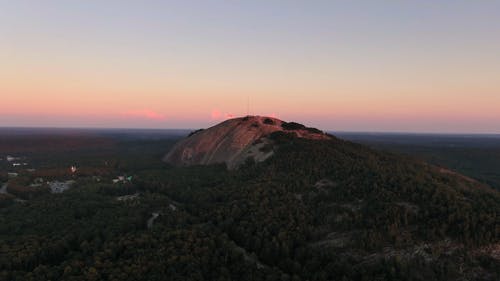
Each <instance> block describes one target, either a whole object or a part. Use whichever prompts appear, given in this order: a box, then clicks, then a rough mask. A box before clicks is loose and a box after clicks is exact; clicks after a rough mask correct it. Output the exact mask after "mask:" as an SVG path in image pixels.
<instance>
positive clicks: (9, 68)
mask: <svg viewBox="0 0 500 281" xmlns="http://www.w3.org/2000/svg"><path fill="white" fill-rule="evenodd" d="M247 100H249V104H250V108H249V113H250V114H256V115H273V116H276V117H278V118H280V119H284V120H293V121H298V122H300V123H304V124H307V125H310V126H315V127H318V128H321V129H324V130H342V131H399V132H442V133H448V132H466V133H500V1H460V0H448V1H417V0H415V1H291V0H290V1H255V0H248V1H209V0H206V1H189V0H183V1H166V0H165V1H123V0H120V1H105V0H99V1H97V0H96V1H71V0H67V1H50V0H44V1H39V0H33V1H24V0H15V1H10V0H0V126H30V127H38V126H50V127H133V128H199V127H207V126H210V125H213V124H215V123H217V122H219V121H221V120H223V119H225V118H228V117H230V116H239V115H246V113H247Z"/></svg>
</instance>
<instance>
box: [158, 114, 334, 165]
mask: <svg viewBox="0 0 500 281" xmlns="http://www.w3.org/2000/svg"><path fill="white" fill-rule="evenodd" d="M278 131H281V132H286V133H290V134H293V135H295V136H297V137H300V138H308V139H317V140H322V139H330V138H331V136H329V135H328V134H325V133H323V132H322V131H320V130H318V129H314V128H308V127H306V126H304V125H301V124H298V123H294V122H290V123H287V122H284V121H281V120H279V119H276V118H272V117H263V116H246V117H240V118H234V119H229V120H226V121H224V122H222V123H220V124H218V125H215V126H213V127H211V128H208V129H204V130H198V131H195V132H193V133H191V134H190V135H189V136H188V137H186V138H185V139H183V140H181V141H179V142H178V143H177V144H176V145H175V146H174V147H173V148H172V150H171V151H170V152H169V153H168V154H167V155H166V156H165V157H164V158H163V160H164V161H165V162H167V163H170V164H172V165H174V166H191V165H210V164H219V163H225V164H226V165H227V167H228V168H229V169H234V168H237V167H238V166H239V165H241V164H243V163H244V162H245V161H247V160H252V161H255V162H262V161H264V160H266V159H268V158H269V157H271V156H272V155H273V149H272V148H273V141H272V139H270V138H269V137H268V136H269V135H270V134H272V133H274V132H278Z"/></svg>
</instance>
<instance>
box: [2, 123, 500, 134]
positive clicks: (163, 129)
mask: <svg viewBox="0 0 500 281" xmlns="http://www.w3.org/2000/svg"><path fill="white" fill-rule="evenodd" d="M214 126H215V125H214ZM210 127H212V126H210ZM210 127H207V128H210ZM207 128H202V129H207ZM6 129H18V130H19V129H20V130H36V129H38V130H137V131H141V130H142V131H147V130H152V131H192V130H199V129H200V128H158V127H152V128H138V127H90V126H81V127H58V126H0V131H1V130H6ZM322 131H323V132H325V133H339V134H366V135H369V134H392V135H404V134H406V135H451V136H452V135H475V136H500V132H496V133H495V132H481V133H477V132H442V133H441V132H425V131H397V130H395V131H365V130H359V131H350V130H349V131H346V130H335V129H329V130H322Z"/></svg>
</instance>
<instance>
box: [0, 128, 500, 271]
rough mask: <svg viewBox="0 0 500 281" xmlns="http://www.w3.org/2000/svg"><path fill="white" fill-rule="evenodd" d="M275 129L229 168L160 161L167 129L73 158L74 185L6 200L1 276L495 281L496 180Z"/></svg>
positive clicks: (1, 217) (0, 214)
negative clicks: (260, 157) (255, 156)
mask: <svg viewBox="0 0 500 281" xmlns="http://www.w3.org/2000/svg"><path fill="white" fill-rule="evenodd" d="M271 137H272V139H273V140H274V143H275V145H274V147H272V148H271V149H273V150H274V151H275V155H274V156H273V157H271V158H270V159H269V160H267V161H265V162H263V163H259V164H255V163H254V162H253V161H252V159H248V161H247V162H246V164H245V165H244V166H242V167H240V168H239V169H237V170H234V171H228V170H227V169H226V167H225V166H224V165H212V166H194V167H171V166H168V165H166V164H162V163H161V162H160V161H159V160H160V159H161V154H162V153H164V152H165V149H167V148H168V147H169V146H171V145H172V144H173V141H172V140H163V141H160V140H155V141H138V140H133V141H128V142H126V143H118V144H116V145H115V146H113V145H112V144H110V148H108V152H109V153H108V154H106V156H105V157H108V158H107V159H109V160H108V161H106V163H107V165H104V164H102V163H101V162H102V161H99V163H98V164H96V163H92V161H91V157H90V156H89V158H88V159H87V158H86V157H85V156H82V157H83V158H82V159H83V160H82V161H84V163H85V164H84V166H85V165H86V166H87V169H88V170H87V171H89V172H88V173H83V174H80V175H76V176H73V177H72V178H73V179H74V180H75V182H76V183H75V184H74V186H73V187H72V188H71V189H69V190H67V191H65V192H63V193H60V194H50V193H48V192H42V193H40V194H36V195H35V196H32V198H30V199H29V200H26V201H24V200H23V201H22V202H15V201H13V200H10V201H5V202H4V203H3V204H2V205H1V208H0V280H500V260H499V256H498V255H499V252H500V246H499V242H500V241H499V237H500V224H499V222H500V217H499V211H500V193H499V192H498V191H495V190H493V189H491V188H490V187H488V186H486V185H484V184H481V183H479V182H477V181H475V180H472V179H470V178H467V177H463V176H460V175H458V174H455V173H453V172H451V171H449V170H445V169H441V168H437V167H435V166H432V165H429V164H426V163H424V162H422V161H419V160H416V159H413V158H410V157H406V156H401V155H398V154H391V153H387V152H380V151H377V150H373V149H370V148H368V147H366V146H363V145H359V144H355V143H352V142H348V141H344V140H341V139H337V138H334V139H332V140H307V139H299V138H296V137H292V136H290V135H288V134H286V133H274V134H273V135H272V136H271ZM148 144H149V145H150V146H149V148H141V147H142V146H143V145H148ZM94 152H95V150H91V151H90V152H89V151H87V152H86V153H84V154H85V155H94V154H93V153H94ZM95 153H97V152H95ZM69 155H72V154H71V153H69V154H68V153H62V154H61V155H60V157H61V159H62V160H60V163H63V165H67V164H69V163H71V161H70V160H67V159H66V157H69ZM32 157H33V158H35V155H33V156H32ZM92 157H95V155H94V156H92ZM65 159H66V160H65ZM40 161H41V160H40ZM108 162H109V163H108ZM110 163H111V164H110ZM56 166H57V165H56ZM92 166H94V170H92V169H90V167H92ZM96 167H97V168H96ZM52 168H53V167H52ZM42 171H43V170H42ZM99 171H101V172H99ZM38 173H42V172H41V171H38ZM114 174H126V175H130V176H132V177H133V179H132V180H131V181H129V182H124V183H118V184H113V183H111V182H110V179H111V178H107V177H111V175H114ZM97 176H99V177H100V178H99V179H102V180H99V181H96V177H97ZM20 177H21V178H23V177H24V178H28V180H27V181H28V182H29V181H31V180H32V179H33V178H37V177H44V175H43V174H42V175H40V174H37V175H36V176H35V175H31V174H27V175H21V176H20ZM47 177H50V175H49V176H47ZM52 177H53V176H52ZM7 179H8V177H7V176H5V175H4V176H3V180H7ZM25 180H26V179H25ZM17 181H18V182H19V184H20V185H21V184H22V180H19V179H18V180H17Z"/></svg>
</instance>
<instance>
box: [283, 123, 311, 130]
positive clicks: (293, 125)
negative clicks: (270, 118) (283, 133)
mask: <svg viewBox="0 0 500 281" xmlns="http://www.w3.org/2000/svg"><path fill="white" fill-rule="evenodd" d="M281 127H282V128H283V129H285V130H288V131H293V130H303V129H305V128H306V126H304V125H302V124H299V123H295V122H290V123H287V122H283V123H282V124H281Z"/></svg>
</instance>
